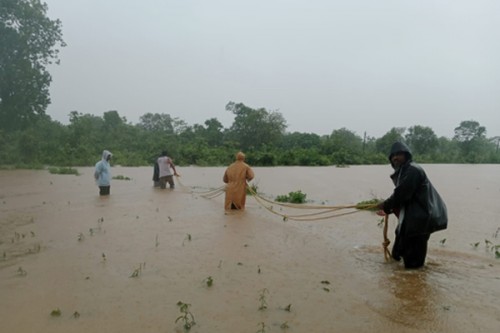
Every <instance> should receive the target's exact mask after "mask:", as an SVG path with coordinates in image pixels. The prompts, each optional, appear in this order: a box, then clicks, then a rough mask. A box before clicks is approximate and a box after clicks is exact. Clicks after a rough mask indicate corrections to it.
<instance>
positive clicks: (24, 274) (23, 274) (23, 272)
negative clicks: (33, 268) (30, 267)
mask: <svg viewBox="0 0 500 333" xmlns="http://www.w3.org/2000/svg"><path fill="white" fill-rule="evenodd" d="M17 275H19V276H26V275H28V272H26V271H25V270H24V269H23V268H22V267H19V268H18V269H17Z"/></svg>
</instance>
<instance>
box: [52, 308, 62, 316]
mask: <svg viewBox="0 0 500 333" xmlns="http://www.w3.org/2000/svg"><path fill="white" fill-rule="evenodd" d="M61 314H62V312H61V310H60V309H59V308H57V309H54V310H52V311H51V312H50V315H51V316H52V317H60V316H61Z"/></svg>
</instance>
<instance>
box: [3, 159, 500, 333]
mask: <svg viewBox="0 0 500 333" xmlns="http://www.w3.org/2000/svg"><path fill="white" fill-rule="evenodd" d="M424 168H425V170H426V171H427V174H428V175H429V177H430V179H431V181H432V182H433V183H434V185H435V186H436V188H437V189H438V191H439V192H440V193H441V195H442V196H443V198H444V199H445V201H446V203H447V205H448V210H449V218H450V221H449V228H448V230H445V231H441V232H438V233H435V234H433V235H432V236H431V239H430V241H429V251H428V258H427V263H426V266H425V268H424V269H421V270H413V271H407V270H404V269H403V268H402V264H401V263H395V262H390V263H386V262H385V260H384V255H383V249H382V245H381V244H382V228H381V226H380V225H379V220H380V218H379V217H377V216H376V215H375V214H373V213H371V212H367V211H362V212H357V213H355V214H351V215H345V216H341V217H334V218H330V219H326V220H318V221H291V220H288V221H283V219H282V218H281V217H280V216H278V215H275V214H272V213H271V212H269V211H268V210H266V209H264V208H263V207H262V206H261V205H260V204H259V203H258V202H257V201H256V200H255V199H254V198H251V197H249V198H248V200H247V209H246V211H245V212H243V213H231V214H225V213H224V210H223V196H222V195H221V196H218V197H215V198H212V199H207V198H205V197H203V196H202V195H201V194H202V193H203V192H206V191H208V190H210V189H215V188H219V187H220V186H222V185H223V184H222V174H223V171H224V168H222V167H219V168H200V167H179V168H178V171H179V172H180V173H181V178H180V179H179V180H180V182H179V180H178V182H177V187H176V189H175V190H173V191H171V190H168V189H167V190H159V189H154V188H153V187H152V181H151V176H152V168H125V167H113V168H112V172H113V175H114V176H117V175H123V176H125V177H129V178H131V180H113V182H112V187H111V196H110V197H108V198H100V197H99V196H98V189H97V187H96V186H95V184H94V182H93V179H92V168H78V170H79V172H80V175H79V176H74V175H52V174H50V173H48V172H47V171H43V170H40V171H29V170H14V171H0V331H1V332H37V333H38V332H51V333H52V332H106V333H111V332H120V333H123V332H134V333H136V332H183V327H182V323H181V320H179V321H178V322H177V323H176V322H175V321H176V319H177V318H178V317H179V316H180V315H181V313H180V311H179V308H178V306H177V305H176V304H177V302H179V301H181V302H184V303H188V304H190V307H189V309H190V311H191V313H192V314H193V315H194V318H195V322H196V325H194V326H193V327H192V329H191V330H190V332H209V333H210V332H214V333H215V332H243V333H244V332H249V333H255V332H257V331H262V332H285V331H286V332H388V333H390V332H398V333H399V332H450V333H452V332H453V333H455V332H497V331H498V328H499V327H500V259H496V257H495V250H494V249H492V247H494V246H495V245H499V244H500V235H499V234H500V232H499V228H500V220H499V216H500V204H499V199H500V165H424ZM254 171H255V174H256V178H255V180H254V182H253V183H254V184H257V186H258V189H259V192H260V193H261V195H262V196H264V197H267V198H270V199H273V198H275V197H276V196H277V195H282V194H288V193H289V192H291V191H298V190H301V191H302V192H303V193H306V194H307V199H308V200H310V202H309V203H310V204H315V205H316V204H317V205H321V204H323V205H330V206H338V205H349V204H355V203H358V202H360V201H363V200H369V199H372V198H374V197H378V198H384V197H386V196H387V195H389V194H390V193H391V191H392V184H391V182H390V180H389V178H388V176H389V174H390V173H391V171H392V170H391V169H390V167H389V166H353V167H349V168H335V167H315V168H306V167H275V168H254ZM273 209H275V210H276V211H279V212H280V213H286V212H285V211H284V210H280V209H283V208H279V207H278V206H276V207H273ZM395 222H396V221H395V218H394V217H391V219H390V226H389V228H390V232H389V235H390V238H391V240H393V238H394V237H393V230H394V227H395ZM134 276H135V277H134ZM209 277H211V279H212V281H213V284H212V285H211V286H208V285H207V281H208V278H209ZM262 306H265V307H266V309H261V310H259V308H260V307H262ZM56 309H59V310H60V316H52V315H51V312H52V311H54V310H56Z"/></svg>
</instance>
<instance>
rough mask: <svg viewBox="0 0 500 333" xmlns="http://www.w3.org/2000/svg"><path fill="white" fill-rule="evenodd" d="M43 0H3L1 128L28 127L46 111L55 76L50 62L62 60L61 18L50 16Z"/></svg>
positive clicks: (0, 24) (0, 12)
mask: <svg viewBox="0 0 500 333" xmlns="http://www.w3.org/2000/svg"><path fill="white" fill-rule="evenodd" d="M47 9H48V7H47V5H46V4H45V3H41V2H40V0H2V1H0V45H1V47H0V128H1V129H6V130H16V129H21V128H24V127H26V126H27V125H29V124H32V123H33V122H34V119H35V118H37V117H38V116H40V115H42V116H43V115H44V114H45V110H46V108H47V105H48V104H49V103H50V96H49V85H50V82H51V80H52V77H51V76H50V74H49V72H48V71H47V66H48V65H50V64H52V63H59V59H58V52H59V50H58V46H60V47H64V46H65V43H64V41H63V39H62V32H61V22H60V21H59V20H51V19H49V18H48V17H47Z"/></svg>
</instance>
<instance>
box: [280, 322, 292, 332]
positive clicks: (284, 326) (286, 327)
mask: <svg viewBox="0 0 500 333" xmlns="http://www.w3.org/2000/svg"><path fill="white" fill-rule="evenodd" d="M280 328H281V329H282V330H287V329H289V328H290V325H288V322H286V321H285V322H284V323H283V324H281V325H280Z"/></svg>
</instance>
